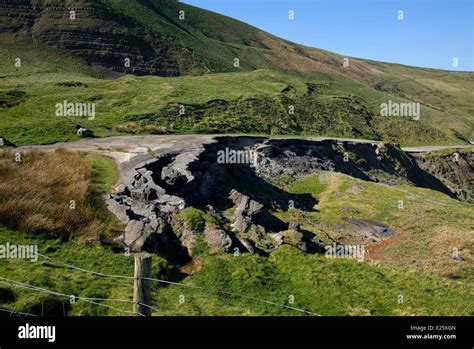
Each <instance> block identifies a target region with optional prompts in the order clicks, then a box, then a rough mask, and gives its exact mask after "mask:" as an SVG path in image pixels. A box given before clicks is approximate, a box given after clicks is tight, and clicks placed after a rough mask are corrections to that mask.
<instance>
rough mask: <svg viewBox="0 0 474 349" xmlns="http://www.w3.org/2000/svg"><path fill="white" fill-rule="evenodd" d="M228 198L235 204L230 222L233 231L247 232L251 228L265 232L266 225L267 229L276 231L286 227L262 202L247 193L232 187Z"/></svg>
mask: <svg viewBox="0 0 474 349" xmlns="http://www.w3.org/2000/svg"><path fill="white" fill-rule="evenodd" d="M229 198H230V199H231V200H232V202H234V204H235V213H234V216H235V221H234V223H233V224H232V228H233V230H234V231H237V232H240V233H247V232H249V231H250V230H251V229H253V230H254V231H261V230H263V231H264V232H265V228H264V227H266V229H267V230H271V231H274V232H277V231H280V230H284V229H286V228H287V225H286V224H285V223H284V222H282V221H280V220H279V219H278V218H276V217H274V216H273V215H272V214H271V213H270V212H269V211H268V209H266V208H265V206H264V205H263V204H261V203H259V202H257V201H255V200H253V199H251V198H250V197H248V196H247V195H243V194H242V193H240V192H238V191H237V190H235V189H233V190H232V191H231V192H230V195H229Z"/></svg>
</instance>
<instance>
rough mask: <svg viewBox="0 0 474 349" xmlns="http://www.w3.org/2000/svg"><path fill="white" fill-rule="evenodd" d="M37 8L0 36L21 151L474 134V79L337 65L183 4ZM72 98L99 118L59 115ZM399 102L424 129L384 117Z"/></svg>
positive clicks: (5, 108) (0, 99)
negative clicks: (155, 139)
mask: <svg viewBox="0 0 474 349" xmlns="http://www.w3.org/2000/svg"><path fill="white" fill-rule="evenodd" d="M35 4H36V5H37V6H36V7H35V9H31V11H29V13H28V15H26V13H24V12H22V11H25V9H22V8H15V7H14V8H5V7H4V5H3V4H2V5H0V18H2V20H4V22H5V23H8V26H6V27H5V33H3V34H1V35H0V42H1V46H0V53H1V54H2V57H5V59H4V60H2V62H0V64H1V69H0V72H1V73H0V77H1V79H0V119H1V121H2V122H1V124H0V135H2V136H5V137H7V138H10V139H11V140H12V141H13V142H14V143H17V144H20V145H21V144H31V143H50V142H55V141H69V140H74V139H75V138H76V136H75V132H74V127H75V126H76V125H77V124H81V125H83V126H86V127H89V128H91V129H93V130H94V131H95V132H96V134H97V135H99V136H109V135H114V134H118V131H117V126H118V125H125V126H121V127H119V130H122V131H124V130H131V131H133V132H146V129H148V130H149V131H150V130H151V131H152V132H153V130H155V131H156V130H159V132H163V131H164V129H166V132H177V133H185V132H186V133H187V132H205V133H222V132H233V133H260V134H310V135H330V136H350V137H365V138H371V139H384V140H389V141H394V142H399V143H402V144H405V145H408V144H410V145H416V144H428V143H431V144H434V143H436V144H454V143H457V144H459V143H464V142H466V141H467V140H469V139H472V138H473V136H474V123H473V110H474V109H473V108H474V107H473V104H472V101H473V100H474V92H473V91H474V74H472V73H460V72H459V73H457V72H446V71H439V70H433V69H421V68H413V67H406V66H401V65H396V64H388V63H380V62H374V61H368V60H360V59H355V58H350V59H349V66H348V67H343V58H344V57H342V56H339V55H337V54H333V53H330V52H326V51H323V50H318V49H313V48H308V47H304V46H301V45H298V44H294V43H291V42H288V41H285V40H282V39H279V38H277V37H274V36H272V35H270V34H268V33H265V32H263V31H260V30H259V29H257V28H254V27H252V26H249V25H246V24H244V23H242V22H239V21H236V20H234V19H231V18H228V17H225V16H221V15H218V14H215V13H212V12H209V11H205V10H201V9H198V8H196V7H192V6H188V5H186V4H183V3H178V2H177V1H172V0H169V1H163V0H160V1H158V0H147V1H136V0H134V1H125V0H113V1H112V0H101V1H100V2H88V1H85V0H77V1H68V3H67V5H68V6H69V7H74V8H76V9H77V14H76V16H77V18H76V19H75V20H74V21H71V20H69V18H68V17H67V12H66V11H65V9H66V8H65V7H64V8H63V10H62V11H61V8H62V7H61V6H63V5H61V4H60V2H58V1H37V2H35ZM48 5H49V6H51V5H57V6H58V9H57V10H51V9H48V10H46V8H47V6H48ZM180 11H184V13H185V17H184V19H183V20H181V19H180V18H179V14H180ZM32 38H34V40H33V39H32ZM16 58H22V64H21V67H17V66H15V64H14V63H15V59H16ZM125 58H130V59H131V61H130V67H125V66H124V59H125ZM236 58H238V59H239V66H237V67H236V66H234V63H235V61H234V60H235V59H236ZM117 73H119V74H118V75H117ZM210 73H211V74H210ZM124 74H134V75H161V76H175V77H174V78H169V77H167V78H160V77H155V76H146V77H138V76H132V75H125V76H124ZM176 76H180V77H176ZM63 100H68V102H82V103H87V102H94V103H96V109H97V118H96V120H94V121H93V122H90V121H88V120H82V119H78V118H74V117H72V118H58V117H55V115H54V111H55V105H56V103H60V102H62V101H63ZM389 100H392V101H394V102H404V103H407V102H417V103H420V104H421V120H420V121H413V120H411V119H410V118H408V117H381V116H380V105H381V103H387V102H388V101H389ZM181 105H183V106H184V107H185V109H186V113H185V114H184V115H180V114H179V110H180V109H179V108H180V106H181ZM290 106H293V107H294V114H289V113H288V111H289V108H290ZM129 123H131V125H128V124H129ZM146 125H151V126H149V127H148V128H145V126H146ZM154 126H155V127H154Z"/></svg>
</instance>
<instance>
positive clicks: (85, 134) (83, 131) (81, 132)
mask: <svg viewBox="0 0 474 349" xmlns="http://www.w3.org/2000/svg"><path fill="white" fill-rule="evenodd" d="M76 134H77V135H78V136H79V137H82V138H93V137H94V132H93V131H91V130H89V129H87V128H84V127H79V128H78V129H77V131H76Z"/></svg>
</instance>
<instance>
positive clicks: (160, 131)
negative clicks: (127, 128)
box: [143, 125, 168, 135]
mask: <svg viewBox="0 0 474 349" xmlns="http://www.w3.org/2000/svg"><path fill="white" fill-rule="evenodd" d="M143 130H144V131H145V132H148V133H151V134H154V135H164V134H166V133H168V131H167V130H166V127H163V126H157V125H145V126H144V127H143Z"/></svg>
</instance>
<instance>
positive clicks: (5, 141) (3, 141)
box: [0, 137, 15, 148]
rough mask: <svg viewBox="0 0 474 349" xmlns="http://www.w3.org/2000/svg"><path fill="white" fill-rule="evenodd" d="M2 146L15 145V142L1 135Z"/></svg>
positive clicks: (0, 143) (0, 144)
mask: <svg viewBox="0 0 474 349" xmlns="http://www.w3.org/2000/svg"><path fill="white" fill-rule="evenodd" d="M2 147H15V144H13V143H12V142H10V141H9V140H7V139H6V138H3V137H0V148H2Z"/></svg>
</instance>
